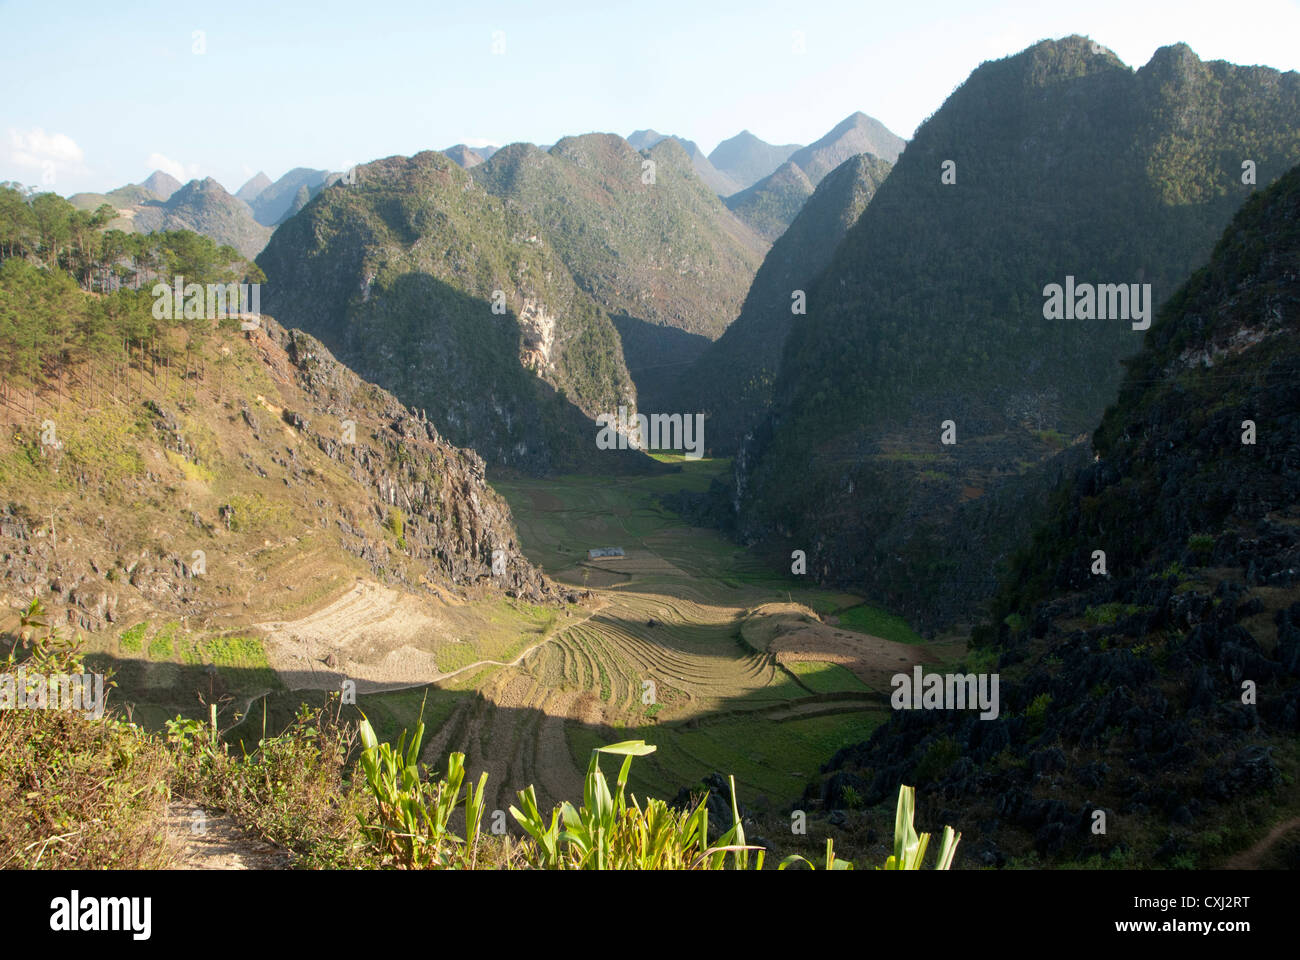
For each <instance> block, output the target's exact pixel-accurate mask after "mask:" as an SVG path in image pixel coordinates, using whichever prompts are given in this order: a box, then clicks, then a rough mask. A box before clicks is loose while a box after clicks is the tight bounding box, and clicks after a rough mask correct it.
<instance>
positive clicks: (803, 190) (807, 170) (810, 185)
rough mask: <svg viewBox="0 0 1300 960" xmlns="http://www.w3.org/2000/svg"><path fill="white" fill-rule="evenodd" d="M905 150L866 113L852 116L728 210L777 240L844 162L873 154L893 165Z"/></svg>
mask: <svg viewBox="0 0 1300 960" xmlns="http://www.w3.org/2000/svg"><path fill="white" fill-rule="evenodd" d="M906 144H907V141H905V140H903V139H902V138H901V137H899V136H897V135H895V134H894V133H892V132H891V131H890V130H889V129H888V128H886V127H885V125H884V124H882V123H881V122H880V121H879V120H876V119H874V118H872V117H869V116H867V115H866V114H865V113H862V112H858V113H855V114H852V115H851V116H849V117H846V118H845V119H844V120H842V121H841V122H840V123H838V124H836V126H835V128H834V129H833V130H831V131H830V133H828V134H826V136H824V137H822V138H821V139H820V140H818V141H817V142H815V143H810V144H809V145H808V146H806V147H801V148H799V149H797V150H795V151H793V152H792V153H791V154H790V155H789V157H788V159H787V161H786V162H785V163H783V164H781V165H780V166H779V167H777V168H776V169H775V170H774V171H772V172H771V173H770V174H769V175H767V176H766V177H764V178H763V179H760V180H758V181H757V182H755V183H753V184H752V185H750V186H749V187H748V188H747V189H746V190H743V191H741V192H739V193H736V194H734V195H732V196H730V197H728V198H727V207H728V208H729V209H730V210H731V211H732V212H733V213H735V214H736V215H737V216H738V217H740V218H741V219H742V220H744V221H745V222H746V223H748V224H749V225H750V226H751V227H753V228H754V229H755V230H756V231H757V232H758V233H759V234H761V235H762V236H763V237H765V238H767V239H775V238H776V237H779V236H780V235H781V233H782V232H783V231H784V230H785V228H786V227H787V226H789V224H790V222H791V221H792V220H793V219H794V217H795V214H797V213H798V212H799V209H800V208H801V207H802V206H803V204H804V201H806V200H807V199H808V198H809V197H810V196H812V192H813V190H814V189H816V187H817V184H819V183H821V181H822V178H823V177H825V176H826V175H827V174H828V173H830V172H831V171H832V170H834V169H835V168H837V167H838V166H839V165H840V164H842V163H843V162H844V161H845V160H847V159H849V158H850V157H852V156H856V155H857V154H859V153H870V154H872V155H873V156H876V157H879V158H880V159H882V160H885V161H887V162H888V163H891V164H892V163H894V162H895V161H896V160H898V156H899V154H901V153H902V152H903V147H904V146H906Z"/></svg>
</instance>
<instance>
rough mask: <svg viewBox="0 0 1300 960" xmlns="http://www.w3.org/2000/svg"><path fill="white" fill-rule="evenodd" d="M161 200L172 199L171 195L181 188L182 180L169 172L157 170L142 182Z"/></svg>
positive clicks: (143, 185)
mask: <svg viewBox="0 0 1300 960" xmlns="http://www.w3.org/2000/svg"><path fill="white" fill-rule="evenodd" d="M140 186H142V187H144V188H145V189H146V190H148V191H149V192H150V193H152V194H153V195H154V196H156V197H157V198H158V199H159V200H170V199H171V195H172V194H173V193H175V192H176V191H177V190H179V189H180V188H181V182H180V181H179V180H177V179H176V178H175V177H173V176H172V175H171V174H169V173H163V172H162V171H161V170H155V171H154V172H153V173H151V174H149V177H148V179H146V180H145V181H144V183H142V184H140Z"/></svg>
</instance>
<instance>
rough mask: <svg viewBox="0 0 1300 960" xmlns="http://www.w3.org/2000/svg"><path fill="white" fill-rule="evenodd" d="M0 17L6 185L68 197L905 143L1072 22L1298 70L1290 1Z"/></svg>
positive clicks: (74, 7)
mask: <svg viewBox="0 0 1300 960" xmlns="http://www.w3.org/2000/svg"><path fill="white" fill-rule="evenodd" d="M0 30H2V31H3V34H4V37H5V50H6V54H7V56H6V63H5V80H6V83H7V85H8V86H9V90H8V93H7V95H6V97H5V98H4V108H3V111H2V112H0V180H9V179H13V180H19V181H21V182H23V183H28V184H33V185H41V184H42V183H43V182H45V183H47V186H46V189H54V190H57V191H58V192H59V193H63V194H70V193H74V192H77V191H81V190H106V189H110V188H112V187H115V186H120V185H121V184H123V183H128V182H139V181H140V180H142V179H144V178H145V177H146V176H147V175H148V174H149V173H150V171H151V170H153V169H154V168H155V167H162V168H164V169H168V170H169V171H170V172H172V173H173V174H174V175H177V176H178V177H180V179H182V180H185V179H188V178H190V177H193V176H200V177H202V176H213V177H216V178H217V179H218V180H219V181H221V183H222V184H223V185H225V186H226V188H227V189H229V190H231V191H232V192H233V191H234V190H236V189H237V188H238V187H239V186H240V185H241V184H242V183H243V182H244V180H245V179H247V178H248V176H250V175H251V174H253V173H255V172H256V171H257V170H259V169H261V170H265V171H266V173H267V174H269V175H270V176H271V178H272V179H275V178H276V177H279V176H280V175H281V174H283V173H284V172H285V171H286V170H288V169H290V168H291V167H295V166H309V167H324V168H328V169H334V170H341V169H345V168H346V167H348V166H350V165H351V164H354V163H358V162H364V161H367V160H372V159H375V158H377V157H384V156H389V155H392V154H411V153H415V152H417V151H419V150H424V149H429V148H442V147H447V146H451V145H452V144H454V143H457V142H466V143H470V144H481V143H496V144H502V143H508V142H513V141H516V140H527V141H532V142H534V143H551V142H554V141H555V140H556V139H558V138H559V137H562V136H565V135H567V134H577V133H586V132H589V131H610V132H614V133H619V134H622V135H624V136H626V135H627V134H629V133H631V132H632V131H633V130H635V129H638V128H641V127H653V128H655V129H657V130H659V131H660V132H664V133H676V134H680V135H682V136H685V137H688V138H690V139H693V140H695V141H696V142H697V143H699V144H700V146H701V147H702V148H703V149H704V150H705V151H706V152H707V151H709V150H712V149H713V147H714V146H716V144H717V143H718V141H719V140H722V139H725V138H727V137H729V136H732V135H733V134H735V133H737V132H739V131H740V130H742V129H745V128H748V129H749V130H750V131H752V132H753V133H754V134H756V135H757V136H759V137H762V138H763V139H765V140H767V141H769V142H772V143H791V142H798V143H808V142H810V141H812V140H814V139H816V138H817V137H819V136H821V135H822V134H823V133H825V132H826V131H827V130H829V129H830V128H831V127H832V126H834V125H835V124H836V123H837V122H838V121H840V120H841V119H843V118H844V117H845V116H847V115H848V114H850V113H852V112H853V111H854V110H862V111H864V112H866V113H868V114H871V115H872V116H874V117H877V118H878V119H880V120H881V121H882V122H883V123H885V125H886V126H888V127H890V128H891V129H893V130H894V131H895V132H897V133H898V134H900V135H901V136H904V137H910V136H911V135H912V132H913V130H914V129H915V128H916V126H917V125H918V124H919V123H920V122H921V121H922V120H923V119H924V118H925V117H926V116H928V115H929V114H931V113H933V112H934V111H935V110H936V109H938V107H939V106H940V104H941V103H942V102H943V101H944V99H945V98H946V97H947V96H948V94H949V93H951V92H952V90H953V89H954V88H955V87H956V86H958V85H959V84H960V83H961V82H962V81H963V80H964V79H965V78H966V76H967V75H968V74H969V73H970V71H971V70H973V69H974V68H975V67H976V66H978V65H979V64H980V62H981V61H984V60H989V59H996V58H998V57H1002V56H1006V55H1008V54H1011V53H1014V52H1016V51H1018V50H1021V49H1023V48H1024V47H1026V46H1028V45H1029V44H1031V43H1034V42H1036V41H1037V40H1040V39H1044V38H1048V37H1061V36H1065V35H1067V34H1070V33H1081V34H1085V35H1087V36H1090V37H1091V38H1092V39H1094V40H1096V41H1098V42H1099V43H1102V44H1104V45H1106V46H1108V47H1110V48H1111V49H1112V50H1114V51H1115V52H1116V53H1117V54H1118V55H1119V56H1120V58H1121V59H1122V60H1124V62H1126V63H1128V64H1129V65H1131V66H1134V67H1136V66H1140V65H1142V64H1144V63H1145V62H1146V61H1147V60H1148V59H1149V58H1150V56H1151V54H1152V52H1154V51H1155V49H1156V48H1157V47H1159V46H1162V45H1165V44H1168V43H1174V42H1177V41H1180V40H1181V41H1185V42H1187V43H1189V44H1190V45H1191V46H1192V48H1193V49H1194V50H1195V51H1196V52H1197V53H1198V54H1199V55H1200V56H1201V57H1202V58H1205V59H1224V60H1231V61H1233V62H1236V63H1258V64H1266V65H1268V66H1272V67H1277V68H1279V69H1283V70H1294V69H1297V68H1300V44H1298V43H1297V42H1296V41H1297V38H1300V2H1297V0H1250V2H1249V3H1243V4H1235V5H1234V4H1225V3H1223V2H1221V0H1213V2H1209V0H1177V2H1152V3H1140V2H1137V0H1130V2H1122V0H1099V2H1096V3H1090V4H1084V3H1078V2H1075V3H1055V2H1050V0H1037V2H1035V0H1025V2H992V3H987V4H982V5H981V4H979V3H978V0H976V2H975V3H972V2H970V0H966V2H962V0H937V2H930V3H899V2H898V0H891V2H887V3H878V2H874V0H869V2H862V0H859V2H841V0H802V2H794V3H788V2H765V0H751V2H744V3H711V2H708V0H696V2H674V0H647V2H643V3H635V4H632V3H620V2H618V0H600V2H586V0H569V2H565V0H556V2H552V3H518V2H478V0H475V2H467V3H459V4H450V3H446V2H442V0H434V2H424V3H420V2H395V0H351V2H316V3H311V4H302V5H297V4H292V3H283V4H282V3H278V2H275V0H269V2H268V0H263V2H258V3H254V2H245V0H234V2H227V3H220V4H217V3H184V2H175V0H168V2H163V0H157V2H137V3H132V2H122V3H110V2H105V0H94V2H85V0H72V2H51V0H35V2H28V0H0ZM197 30H201V31H203V32H204V37H205V40H206V52H204V53H202V54H196V53H194V52H192V51H193V46H194V40H193V34H194V31H197ZM494 31H501V33H502V35H503V37H504V52H503V53H501V54H494V53H493V50H492V45H493V34H494ZM796 31H798V32H801V33H802V35H803V41H804V48H805V51H806V52H804V53H802V54H799V53H796V52H795V43H796V38H795V33H796ZM10 54H12V55H10ZM51 175H52V177H53V180H52V182H49V180H48V178H49V177H50V176H51Z"/></svg>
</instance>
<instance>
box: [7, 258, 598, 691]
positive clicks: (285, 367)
mask: <svg viewBox="0 0 1300 960" xmlns="http://www.w3.org/2000/svg"><path fill="white" fill-rule="evenodd" d="M183 268H184V269H185V270H186V271H188V274H189V275H190V276H191V277H195V278H198V279H203V276H204V273H203V271H204V267H203V266H202V264H200V263H198V262H196V261H195V260H192V259H191V260H190V261H188V262H185V263H184V264H183ZM209 269H211V267H209ZM219 276H220V272H219V271H218V272H210V273H209V274H208V279H209V280H211V279H216V278H218V277H219ZM151 304H152V298H151V297H150V296H149V295H148V294H147V293H145V292H143V291H141V292H136V291H132V290H122V291H120V292H118V293H114V294H100V293H94V294H92V293H85V292H83V291H80V290H79V289H78V288H77V286H76V284H75V283H74V282H73V281H72V280H71V279H70V278H69V277H67V276H66V275H63V274H60V273H58V272H47V271H45V270H42V269H41V268H39V267H37V266H34V265H33V264H31V263H28V262H26V261H24V260H21V259H9V260H7V261H5V262H4V264H3V265H2V266H0V316H3V317H21V318H23V323H25V324H28V325H29V326H30V325H32V324H35V325H37V326H43V327H45V328H46V329H47V330H49V331H50V333H49V336H48V337H47V338H45V339H43V340H38V341H36V350H37V353H38V356H37V361H38V362H36V363H29V362H27V360H28V358H27V356H26V354H25V352H24V351H25V350H27V349H28V347H27V344H28V342H29V341H28V339H27V337H26V336H24V335H23V334H24V333H25V332H26V328H24V327H23V326H19V327H11V326H0V362H2V363H3V369H4V370H5V371H6V375H5V378H4V383H3V390H2V391H0V397H2V401H3V402H2V403H0V424H3V430H2V431H0V490H3V500H2V501H0V556H2V557H3V572H2V573H0V605H2V606H3V607H4V609H6V610H13V609H14V608H15V607H19V606H26V604H27V602H28V601H29V600H30V599H31V598H32V597H40V598H41V599H42V601H43V602H44V603H45V605H46V607H47V608H48V609H49V610H50V611H51V613H52V616H53V617H54V619H55V621H56V622H58V623H60V624H66V625H68V626H69V627H70V628H73V629H77V630H80V631H83V632H86V633H88V634H89V635H90V637H91V638H92V640H91V649H92V650H93V651H94V652H97V653H101V654H106V655H109V656H112V657H113V658H115V659H116V660H123V659H125V660H127V661H130V662H131V663H133V664H134V666H132V667H131V669H130V670H124V677H125V678H126V680H127V681H129V684H128V686H129V689H130V698H129V699H130V700H132V701H134V702H138V703H140V704H142V705H144V704H159V703H161V704H172V703H173V702H175V701H177V700H178V699H179V698H183V696H184V695H186V694H192V691H191V690H190V689H189V688H188V686H187V684H188V682H189V681H190V680H192V679H193V678H192V677H190V676H189V674H191V673H195V672H201V668H202V667H203V665H205V664H208V665H211V666H213V667H219V668H222V669H221V670H220V671H219V672H214V674H213V682H214V683H215V684H216V685H217V687H219V688H221V689H222V690H224V691H225V692H226V693H229V694H232V695H233V694H235V693H237V692H242V693H243V694H244V695H245V696H252V695H254V694H256V693H259V692H260V693H264V692H266V690H267V689H268V688H277V687H278V686H279V684H280V683H285V684H288V685H289V686H290V687H296V686H303V685H307V686H311V685H313V684H311V683H310V682H307V681H303V682H295V681H292V671H295V670H296V671H299V672H301V673H303V674H304V675H307V674H311V673H313V672H316V671H320V670H323V669H325V668H326V666H328V668H329V670H330V671H331V675H333V674H332V671H335V670H338V671H345V672H344V673H343V675H345V676H353V677H366V676H368V675H369V674H368V673H367V670H366V668H365V665H366V664H367V663H368V662H369V661H370V660H371V659H373V655H374V652H375V646H376V644H377V643H378V638H379V636H380V632H381V631H382V632H383V634H384V635H391V634H394V633H395V631H396V634H397V635H400V636H399V639H402V642H405V643H413V644H418V645H419V647H420V649H421V650H424V651H427V656H426V659H428V660H429V663H430V664H432V666H430V667H429V669H430V670H434V671H436V670H437V665H438V664H441V663H450V662H454V658H451V659H448V656H447V655H444V654H442V653H439V651H440V650H441V649H442V647H444V646H446V645H448V644H452V643H454V642H455V641H453V639H452V638H451V637H450V636H449V635H448V633H449V631H447V632H444V631H436V632H431V631H426V633H427V636H426V635H421V636H419V637H418V638H415V637H413V636H412V637H408V636H407V634H408V633H412V631H402V630H399V628H400V627H402V626H403V623H402V618H403V617H405V618H406V619H408V620H410V621H411V624H414V625H417V626H418V625H419V624H420V623H425V624H428V623H432V622H433V621H432V620H430V619H429V617H430V614H429V613H428V611H429V610H432V611H434V613H435V614H436V611H437V610H438V609H451V608H458V607H461V606H463V607H464V610H465V614H464V615H465V617H466V618H467V619H473V616H474V614H473V611H474V609H476V608H475V607H474V604H480V603H489V604H491V603H499V602H503V598H516V600H515V601H510V602H516V601H519V602H524V606H527V604H530V603H546V602H553V601H561V600H564V599H573V596H574V595H573V594H572V593H571V592H570V591H566V590H563V589H560V588H556V587H555V586H553V585H552V584H551V583H550V582H549V581H547V580H545V579H544V578H543V577H542V576H541V574H540V573H539V572H538V571H537V569H536V568H535V567H533V566H532V565H531V564H530V563H529V562H528V561H527V560H526V559H525V558H524V557H523V556H522V554H521V552H520V549H519V545H518V542H517V539H516V535H515V531H514V527H513V522H512V519H511V514H510V510H509V507H508V506H507V505H506V503H505V502H504V501H503V500H502V499H501V498H500V497H499V496H498V495H497V494H496V493H495V491H494V490H493V489H492V488H491V487H490V486H489V485H488V484H487V482H486V479H485V476H484V463H483V461H482V460H481V459H480V458H479V457H477V456H476V455H475V454H473V453H472V452H468V451H463V450H460V449H457V448H456V447H454V446H452V445H450V444H449V443H447V442H446V441H445V440H444V439H442V437H441V436H440V435H439V432H438V431H437V429H436V428H435V427H434V425H433V424H432V423H431V422H429V421H428V420H426V419H425V418H424V416H423V415H422V414H421V413H419V412H417V411H415V410H413V409H410V408H408V407H405V406H403V405H402V404H401V403H399V402H398V401H397V400H396V399H394V397H393V396H392V395H391V394H389V393H387V392H385V391H383V390H381V389H379V388H378V387H376V386H374V385H373V384H369V383H366V382H365V381H363V380H361V379H360V378H359V377H357V376H356V375H355V374H354V373H353V372H352V371H350V370H349V369H347V368H346V367H344V366H343V365H342V364H340V363H338V362H337V361H336V360H335V359H334V357H333V356H332V355H331V354H330V352H329V351H328V350H327V349H326V348H325V347H324V346H323V345H322V344H321V343H320V342H319V341H317V340H315V339H314V338H312V337H310V336H308V335H306V334H304V333H302V332H300V331H287V330H285V329H284V328H282V327H280V326H279V325H278V324H276V323H275V322H274V321H272V320H271V319H269V318H268V317H265V316H263V317H262V319H261V322H260V323H259V324H258V325H257V326H256V327H254V328H253V329H249V330H241V329H240V322H239V321H237V320H234V319H227V320H225V321H222V322H221V323H219V324H217V323H213V322H209V321H203V320H188V321H167V320H154V318H153V317H152V315H151ZM55 316H59V317H66V318H67V322H66V323H63V324H61V325H60V324H53V323H51V322H50V320H51V318H53V317H55ZM362 601H364V602H362ZM330 604H333V607H331V609H334V610H336V611H337V612H338V616H337V617H336V619H335V623H334V630H333V633H332V635H331V637H330V640H331V643H332V644H334V645H335V646H332V647H329V648H327V651H326V652H329V650H334V649H336V648H337V649H338V651H339V652H338V653H337V654H331V656H336V657H337V658H338V660H339V662H337V663H330V664H328V665H325V664H322V663H316V662H315V660H313V659H312V657H311V656H310V654H312V652H313V651H312V649H309V648H307V647H305V646H303V645H302V643H301V639H302V638H300V637H298V636H295V635H293V634H292V633H286V632H284V631H280V630H278V629H277V628H276V627H275V624H276V623H280V622H284V621H291V620H294V619H295V618H300V617H302V616H305V615H308V614H311V613H312V612H313V611H319V610H321V609H322V607H325V606H327V605H330ZM466 604H469V605H468V606H466ZM363 615H364V616H363ZM496 615H497V614H495V613H494V614H493V616H496ZM364 617H369V618H370V620H371V621H373V623H371V626H372V627H373V628H374V629H372V631H371V634H370V636H369V643H370V646H369V649H366V648H365V647H357V648H356V649H346V648H344V647H343V646H342V644H343V643H344V640H345V637H344V635H345V634H347V633H348V632H349V631H354V630H355V629H356V628H357V627H358V625H359V624H360V622H361V620H363V619H364ZM385 618H387V619H385ZM412 618H414V619H412ZM480 619H482V620H483V622H484V623H486V622H487V619H488V618H487V616H486V615H485V614H484V615H482V616H481V617H480ZM259 625H261V626H259ZM0 626H5V627H8V626H12V624H11V623H8V622H6V623H5V624H2V625H0ZM462 627H463V628H464V631H465V632H463V633H461V635H460V636H461V637H462V638H463V640H464V642H460V644H459V646H460V648H461V649H463V650H469V649H471V648H470V647H469V646H468V645H467V643H468V639H469V637H470V636H472V633H471V632H470V629H469V627H468V626H465V625H464V624H462ZM415 632H416V633H418V631H415ZM268 637H269V638H271V639H273V640H274V641H275V642H276V644H277V646H276V649H275V650H272V649H271V647H270V646H269V645H267V644H265V643H264V640H265V639H266V638H268ZM440 645H441V646H440ZM384 652H387V651H381V654H382V653H384ZM456 652H459V651H456ZM403 655H405V654H403ZM411 655H412V656H414V654H411ZM320 656H322V657H323V656H325V653H321V654H320ZM349 656H350V657H353V658H355V661H356V662H355V663H353V664H349V663H348V662H347V661H346V659H345V658H346V657H349ZM133 658H136V659H139V661H140V662H138V663H136V662H135V659H133ZM390 659H391V657H390ZM293 664H297V665H296V666H293ZM268 666H274V667H276V669H277V670H278V671H279V676H280V680H278V681H277V680H274V679H272V677H271V675H270V672H269V670H268ZM191 668H192V669H191ZM286 670H289V671H291V672H290V673H286ZM182 677H185V678H186V679H185V680H184V681H182V680H181V678H182ZM286 678H289V679H286ZM427 679H429V678H424V680H427ZM420 682H423V680H422V681H420ZM205 686H206V684H205ZM335 689H337V685H336V684H335ZM190 699H191V700H192V696H191V697H190ZM189 705H190V706H192V705H193V704H192V703H191V704H189Z"/></svg>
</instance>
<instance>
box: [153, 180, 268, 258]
mask: <svg viewBox="0 0 1300 960" xmlns="http://www.w3.org/2000/svg"><path fill="white" fill-rule="evenodd" d="M132 222H133V224H134V227H135V229H136V230H138V231H139V232H141V233H152V232H154V231H156V230H192V231H194V232H195V233H202V234H205V235H206V236H209V237H211V238H212V239H213V240H215V241H217V243H221V244H227V245H229V246H232V247H234V248H235V249H236V250H238V251H239V253H240V254H241V255H242V256H244V257H247V258H249V259H252V258H253V257H255V256H257V255H258V253H260V252H261V250H262V248H263V247H264V246H266V241H267V240H268V239H269V238H270V236H271V231H270V230H269V229H267V228H266V227H264V226H262V225H261V224H259V223H258V222H257V221H256V220H254V219H253V215H252V211H251V210H249V208H248V204H246V203H244V202H243V201H242V200H236V199H235V198H234V197H232V196H231V195H230V194H228V193H227V192H226V191H225V189H224V188H223V187H222V186H221V184H219V183H217V181H215V180H213V179H212V178H211V177H208V178H206V179H204V180H191V181H190V182H189V183H187V184H186V185H185V186H183V187H181V188H180V189H179V190H177V191H176V192H175V193H173V194H172V195H171V198H170V199H168V200H166V201H147V202H145V203H143V204H142V205H140V206H139V207H138V208H136V211H135V216H134V218H133V220H132Z"/></svg>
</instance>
